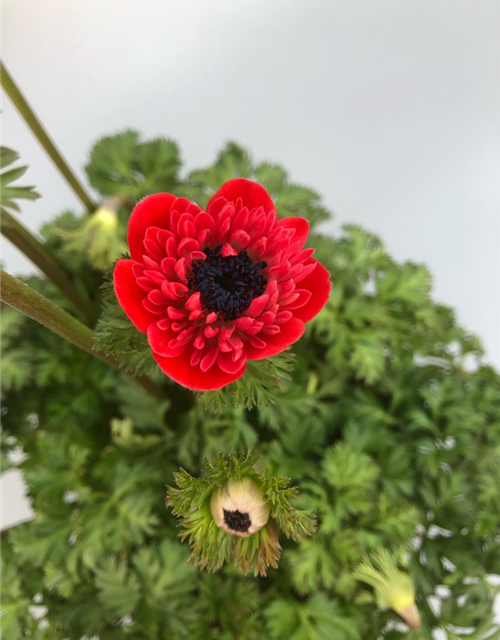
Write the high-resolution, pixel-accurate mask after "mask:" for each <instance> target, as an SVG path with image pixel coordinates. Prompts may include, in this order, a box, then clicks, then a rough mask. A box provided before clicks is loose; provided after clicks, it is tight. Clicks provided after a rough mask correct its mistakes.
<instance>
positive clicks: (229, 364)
mask: <svg viewBox="0 0 500 640" xmlns="http://www.w3.org/2000/svg"><path fill="white" fill-rule="evenodd" d="M232 356H233V353H232V352H230V353H219V356H218V358H217V364H218V365H219V367H220V368H221V369H222V371H225V372H226V373H237V372H238V371H240V369H241V368H242V367H244V366H245V364H246V358H245V356H244V355H243V354H242V355H241V357H240V358H239V359H238V360H236V362H235V361H234V360H233V357H232Z"/></svg>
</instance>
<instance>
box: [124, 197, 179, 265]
mask: <svg viewBox="0 0 500 640" xmlns="http://www.w3.org/2000/svg"><path fill="white" fill-rule="evenodd" d="M175 200H176V197H175V196H173V195H172V194H171V193H157V194H155V195H153V196H148V197H147V198H144V200H141V201H140V202H139V204H138V205H137V206H136V207H135V209H134V210H133V211H132V215H131V216H130V220H129V223H128V234H127V241H128V246H129V249H130V255H131V256H132V258H133V259H134V260H141V259H142V255H143V253H144V244H143V242H144V236H145V235H146V230H147V229H148V227H158V228H160V229H168V227H169V217H170V208H171V206H172V203H173V202H174V201H175Z"/></svg>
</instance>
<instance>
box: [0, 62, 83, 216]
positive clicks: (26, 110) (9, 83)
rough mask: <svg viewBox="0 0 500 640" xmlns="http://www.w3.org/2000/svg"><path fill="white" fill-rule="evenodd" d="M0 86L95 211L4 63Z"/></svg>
mask: <svg viewBox="0 0 500 640" xmlns="http://www.w3.org/2000/svg"><path fill="white" fill-rule="evenodd" d="M0 84H1V85H2V87H3V89H4V91H5V93H6V94H7V95H8V96H9V98H10V100H11V101H12V103H13V105H14V106H15V107H16V109H17V110H18V111H19V113H20V114H21V117H22V118H23V120H24V121H25V122H26V124H27V125H28V127H29V128H30V129H31V131H32V132H33V134H34V135H35V137H36V138H37V140H38V142H39V143H40V144H41V145H42V147H43V148H44V149H45V151H46V153H47V155H48V156H49V157H50V159H51V160H52V162H53V163H54V164H55V165H56V167H57V168H58V169H59V171H60V172H61V174H62V175H63V177H64V179H65V180H66V182H67V183H68V184H69V186H70V187H71V188H72V189H73V191H74V192H75V194H76V195H77V197H78V198H79V199H80V200H81V202H82V203H83V204H84V206H85V208H86V209H87V210H88V211H93V210H94V209H95V204H94V202H93V201H92V198H91V197H90V196H89V194H88V193H87V192H86V190H85V189H84V187H83V185H82V184H81V182H80V181H79V180H78V178H77V177H76V175H75V174H74V172H73V171H72V169H71V168H70V166H69V165H68V163H67V161H66V160H65V159H64V158H63V156H62V155H61V152H60V151H59V149H58V148H57V147H56V145H55V144H54V143H53V142H52V140H51V139H50V137H49V135H48V133H47V131H46V130H45V128H44V126H43V125H42V123H41V122H40V120H39V119H38V117H37V116H36V114H35V112H34V111H33V109H32V108H31V106H30V105H29V103H28V101H27V100H26V98H25V97H24V96H23V94H22V93H21V91H20V90H19V88H18V86H17V85H16V83H15V82H14V79H13V78H12V76H11V75H10V73H9V72H8V71H7V69H6V67H5V65H4V63H3V62H2V61H0Z"/></svg>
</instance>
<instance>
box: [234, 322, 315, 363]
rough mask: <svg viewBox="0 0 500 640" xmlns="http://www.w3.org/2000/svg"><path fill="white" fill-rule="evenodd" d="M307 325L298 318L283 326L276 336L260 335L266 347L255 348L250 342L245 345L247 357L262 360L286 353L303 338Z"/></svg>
mask: <svg viewBox="0 0 500 640" xmlns="http://www.w3.org/2000/svg"><path fill="white" fill-rule="evenodd" d="M305 329H306V325H305V324H304V323H303V322H302V320H299V319H298V318H292V319H291V320H289V321H288V322H287V323H285V324H282V325H281V331H280V332H279V333H276V334H274V335H264V334H262V333H261V334H259V335H258V336H257V337H258V338H261V339H263V340H264V342H265V343H266V346H265V347H263V348H262V349H257V348H255V347H253V346H252V345H251V344H249V343H248V342H247V343H245V349H246V355H247V358H248V359H249V360H262V359H263V358H270V357H271V356H275V355H276V354H278V353H281V352H282V351H284V350H285V349H286V348H287V347H289V346H290V345H291V344H293V343H294V342H297V340H298V339H299V338H300V337H301V336H302V334H303V333H304V331H305Z"/></svg>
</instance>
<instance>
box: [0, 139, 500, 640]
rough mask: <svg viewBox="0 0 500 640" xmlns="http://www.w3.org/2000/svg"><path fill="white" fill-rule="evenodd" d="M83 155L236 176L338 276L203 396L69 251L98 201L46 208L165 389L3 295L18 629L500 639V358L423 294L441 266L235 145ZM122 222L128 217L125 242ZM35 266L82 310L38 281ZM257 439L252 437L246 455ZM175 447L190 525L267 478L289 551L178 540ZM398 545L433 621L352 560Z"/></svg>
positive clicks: (131, 143)
mask: <svg viewBox="0 0 500 640" xmlns="http://www.w3.org/2000/svg"><path fill="white" fill-rule="evenodd" d="M11 158H13V156H12V154H11ZM7 159H8V158H7ZM88 173H89V176H90V178H91V182H92V184H93V186H94V187H95V188H96V189H97V190H98V191H99V193H100V194H101V195H103V196H105V197H109V196H119V197H123V198H126V199H129V200H130V201H134V202H135V201H136V200H137V199H139V198H141V197H143V196H144V195H146V194H148V193H150V192H154V191H173V192H175V193H176V194H178V195H185V196H187V197H190V198H193V199H195V200H197V201H198V202H199V203H200V204H202V205H203V204H205V203H206V202H207V200H208V198H210V196H211V195H212V194H213V193H214V192H215V190H216V189H217V188H218V187H219V186H220V185H221V184H222V183H223V182H224V181H225V180H227V179H230V178H235V177H241V176H243V177H248V178H251V179H256V180H259V181H260V182H262V183H263V184H264V186H266V187H267V188H268V189H269V191H270V193H271V194H272V196H273V198H274V199H275V201H276V204H277V208H278V211H279V214H280V215H282V216H286V215H303V216H305V217H307V218H308V219H309V221H310V223H311V224H312V226H313V228H314V233H313V234H312V235H311V236H310V238H309V246H311V247H314V248H315V249H316V254H315V255H316V257H317V258H318V259H319V260H321V261H322V262H323V263H324V264H325V266H326V267H327V268H328V269H329V271H330V272H331V275H332V282H333V289H332V295H331V298H330V301H329V302H328V304H327V307H326V308H325V309H324V311H323V312H322V313H321V314H320V315H319V316H318V317H317V318H315V319H314V320H313V321H312V322H311V323H310V325H308V329H307V331H306V333H305V335H304V336H303V338H302V339H301V340H300V341H299V342H298V343H297V344H296V345H294V347H293V349H292V350H291V351H290V352H289V353H287V354H284V355H281V356H278V357H275V358H271V359H270V360H267V361H263V362H256V363H250V364H249V367H248V371H247V373H246V374H245V377H244V378H243V379H242V380H241V381H239V382H238V383H236V384H234V385H231V386H229V387H227V388H226V389H224V390H222V391H221V392H210V393H204V394H191V393H189V392H187V391H186V390H184V389H182V388H181V387H179V386H178V385H175V384H173V383H172V382H170V381H169V380H167V379H166V378H165V377H164V376H162V375H161V374H160V373H159V371H158V367H157V366H156V364H155V363H154V361H153V359H152V357H151V352H150V349H149V348H148V346H147V341H146V339H145V336H143V334H141V333H139V332H137V331H136V330H135V328H134V327H133V326H132V324H131V323H130V322H129V321H128V319H127V318H126V317H125V316H124V314H123V312H122V310H121V309H120V307H119V306H118V305H117V304H116V300H115V298H114V294H113V290H112V287H111V286H110V283H109V276H107V275H105V276H104V277H103V274H102V272H101V271H100V269H101V268H102V266H103V263H99V260H96V258H95V256H94V255H93V254H91V252H90V251H88V250H86V249H85V250H84V249H79V248H78V247H75V248H74V250H72V251H71V252H68V250H67V249H68V247H67V243H66V241H65V237H67V235H65V234H66V232H70V235H71V232H72V233H73V236H74V235H75V230H78V229H81V228H82V224H83V225H84V224H86V220H87V219H88V216H81V217H79V216H76V215H74V214H72V213H70V212H66V213H64V214H62V215H61V216H59V217H58V218H56V219H55V220H53V221H52V222H50V223H49V224H47V225H45V226H44V227H43V228H42V230H41V233H42V235H43V237H44V238H45V241H46V245H47V247H48V248H49V250H50V251H51V252H53V253H54V255H55V256H57V258H58V260H60V261H61V263H62V264H64V266H65V267H66V269H67V270H68V272H69V273H70V274H71V277H72V280H73V282H74V284H75V287H77V288H78V290H79V291H80V293H81V294H82V295H84V296H85V297H86V298H87V299H88V300H89V301H91V303H92V304H94V305H95V306H96V307H100V308H101V318H100V321H99V324H98V327H97V333H98V345H97V348H98V349H100V350H102V351H106V352H107V353H111V354H113V355H114V356H115V357H116V358H118V359H119V360H120V362H121V363H122V364H123V365H124V366H126V367H128V368H129V369H130V370H131V371H134V372H137V373H148V374H149V375H152V376H153V377H154V378H155V381H156V382H157V383H158V384H159V385H160V387H161V389H162V391H163V393H164V396H165V399H164V401H160V400H158V399H157V398H153V397H152V396H150V395H148V394H147V393H146V392H145V391H144V390H143V389H142V388H141V387H139V386H137V385H135V384H134V383H133V382H131V381H128V380H126V379H125V378H124V376H123V375H121V374H119V373H117V372H116V371H114V370H113V369H111V368H110V367H108V366H107V365H105V364H104V363H102V362H100V361H98V360H96V359H95V358H93V357H92V356H90V355H88V354H85V353H83V352H81V351H79V350H78V349H76V348H74V347H72V346H71V345H67V344H64V343H62V342H61V340H60V339H59V338H57V337H56V336H54V335H53V334H51V333H50V332H48V331H47V330H46V329H44V328H43V327H41V326H39V325H36V324H35V323H34V322H32V321H31V320H29V319H27V318H25V317H23V316H21V315H20V314H19V313H18V312H17V311H14V310H12V309H7V308H5V309H3V310H2V362H1V367H2V371H1V372H2V395H3V410H2V411H3V415H2V422H3V425H2V428H3V433H2V462H3V463H4V465H9V466H14V467H16V466H17V467H18V468H19V469H20V470H21V472H22V473H23V475H24V477H25V480H26V483H27V490H28V494H29V497H30V499H31V501H32V504H33V507H34V510H35V513H36V515H35V517H34V518H33V520H31V521H30V522H27V523H23V524H20V525H18V526H16V527H13V528H12V529H10V530H9V531H8V532H4V533H3V534H2V559H3V562H4V569H3V576H2V577H3V580H2V590H3V596H2V607H3V610H4V617H3V619H2V626H3V629H2V630H3V631H4V636H5V637H6V638H9V640H10V638H12V639H13V640H17V638H34V639H35V640H39V639H40V640H45V639H47V640H48V639H50V640H54V639H55V640H59V639H60V640H63V639H65V638H81V637H84V636H86V637H92V636H93V635H96V636H98V637H99V638H100V639H101V640H124V639H126V638H133V639H134V640H136V639H137V640H163V639H165V640H167V639H168V640H183V639H188V638H189V639H193V640H215V639H217V640H233V639H234V640H260V639H261V638H271V639H272V640H323V639H325V640H326V639H328V640H331V639H333V640H335V639H336V638H339V640H357V639H358V638H359V639H363V640H364V639H365V638H366V639H367V640H371V639H372V638H373V639H375V638H377V639H379V638H380V639H384V640H394V639H396V638H398V639H399V638H403V637H408V638H413V639H414V640H423V639H425V640H431V639H432V637H433V634H434V635H435V634H436V630H437V629H440V631H441V633H442V634H444V637H446V638H447V640H458V639H460V640H463V638H471V640H480V639H484V638H495V637H498V633H499V629H498V624H495V623H494V620H493V615H492V610H493V601H494V598H495V594H496V589H497V588H496V587H495V586H494V585H493V584H492V583H491V582H490V580H489V578H488V576H489V575H490V574H500V541H499V539H498V531H499V530H500V503H499V498H498V496H499V492H498V486H499V484H500V377H499V375H498V374H497V373H496V372H495V371H494V370H493V369H492V368H491V367H489V366H487V365H486V364H485V363H484V362H483V360H482V348H481V345H480V343H479V341H478V340H477V338H476V337H475V336H471V335H470V334H469V333H468V332H467V331H465V330H464V329H463V328H462V327H460V326H459V325H458V324H457V322H456V319H455V316H454V313H453V312H452V311H451V310H450V309H448V308H446V307H444V306H442V305H439V304H436V303H435V302H434V301H433V300H432V297H431V278H430V275H429V272H428V270H427V269H426V268H425V267H424V266H421V265H415V264H412V263H404V264H398V263H396V262H395V261H394V260H393V259H392V258H391V257H390V256H389V255H388V254H387V252H386V250H385V249H384V246H383V243H382V242H381V240H380V239H378V238H377V237H376V236H374V235H373V234H370V233H369V232H367V231H365V230H363V229H360V228H359V227H356V226H352V225H351V226H348V227H345V228H344V229H343V230H342V231H341V232H340V233H339V234H337V235H335V236H329V235H322V234H320V233H319V232H318V223H320V222H322V221H323V220H326V219H327V217H328V214H327V212H326V210H325V209H324V207H323V205H322V203H321V200H320V198H319V196H318V195H317V194H316V193H315V192H313V191H311V190H309V189H307V188H303V187H298V186H296V185H294V183H292V182H290V181H289V178H288V175H287V173H286V172H285V171H284V170H283V169H282V168H281V167H279V166H277V165H273V164H269V163H262V164H258V163H254V162H253V160H252V158H251V157H250V155H249V154H248V153H247V152H246V151H245V150H244V149H242V148H241V147H239V146H238V145H235V144H229V145H227V146H226V147H225V148H224V149H223V150H222V151H221V153H220V154H219V156H218V157H217V158H216V161H215V162H214V164H212V165H210V166H209V167H207V168H204V169H200V170H197V171H193V172H191V173H188V174H187V176H186V177H182V175H181V173H180V161H179V155H178V151H177V147H176V146H175V145H174V144H173V143H171V142H169V141H165V140H160V141H156V142H147V143H142V142H141V141H140V140H139V137H138V135H137V134H136V133H134V132H125V133H123V134H119V135H118V136H114V137H111V138H105V139H103V140H101V141H100V142H98V144H97V145H96V146H95V147H94V150H93V152H92V155H91V159H90V162H89V164H88ZM30 197H31V196H30ZM126 222H127V216H126V215H119V216H118V226H117V230H116V236H115V237H114V241H119V240H120V239H123V237H124V235H125V228H126ZM111 244H112V243H111ZM27 280H28V282H29V284H30V285H31V286H32V287H33V288H35V289H36V290H38V291H40V292H41V293H43V294H44V295H45V296H47V297H49V298H50V299H52V300H53V301H54V302H55V303H57V304H58V305H60V306H62V307H63V308H65V309H66V310H67V311H69V312H71V308H70V307H69V305H68V304H67V303H66V302H65V300H64V299H63V298H61V296H60V294H59V293H58V292H57V291H56V290H55V289H54V287H53V286H51V284H50V283H49V282H47V281H46V280H45V279H43V278H39V277H30V278H29V279H27ZM250 448H251V449H253V450H255V451H256V454H257V453H258V454H259V455H260V456H261V458H260V462H259V463H258V466H257V467H256V468H255V467H254V465H255V464H256V461H257V459H256V457H255V456H247V455H246V452H247V451H248V450H249V449H250ZM19 452H20V453H22V455H19ZM16 453H17V455H15V454H16ZM220 454H224V455H220ZM233 454H234V455H233ZM236 454H237V455H236ZM205 458H208V459H210V460H214V462H212V463H211V465H210V467H209V468H205V467H204V464H203V460H204V459H205ZM228 461H231V462H229V463H228ZM228 464H229V466H228ZM179 466H183V467H184V468H185V469H186V470H187V471H183V472H180V473H177V475H176V476H175V479H176V482H177V485H178V488H177V489H175V490H173V493H171V494H170V495H171V499H172V501H173V502H174V503H175V509H176V512H178V513H179V514H181V516H182V517H183V518H184V521H185V522H186V521H187V523H188V529H187V531H188V532H189V531H191V532H193V531H195V529H196V526H207V527H209V526H210V522H211V521H212V520H211V515H210V511H209V509H207V500H208V499H209V498H210V494H211V492H212V490H213V486H215V485H217V486H219V485H220V484H221V483H223V482H224V481H225V480H227V478H228V477H229V475H228V474H229V473H230V474H231V475H236V476H238V475H240V476H245V475H248V474H250V475H252V474H254V473H255V474H256V476H255V477H259V478H260V477H262V478H263V480H262V482H264V478H265V483H266V495H267V499H268V500H270V501H271V502H272V504H273V518H272V520H273V523H274V524H276V522H277V524H278V526H279V527H280V528H281V529H282V534H281V535H280V543H281V544H282V545H283V549H282V557H281V560H280V564H279V568H277V569H274V568H270V569H269V570H268V575H267V577H266V578H265V579H264V578H254V577H253V576H251V575H247V576H246V577H244V576H242V575H241V572H240V571H239V570H238V569H235V568H234V567H233V566H231V562H230V563H229V566H224V567H221V568H220V570H219V571H218V572H217V573H215V574H208V573H207V572H206V571H203V570H201V569H199V568H198V567H196V566H193V564H190V563H187V562H186V560H187V557H188V556H189V548H188V544H187V543H184V544H182V542H181V541H180V540H179V539H178V538H177V535H178V533H179V528H178V521H177V519H176V517H174V516H173V515H172V512H171V510H170V509H166V508H165V505H164V497H165V485H172V483H173V480H174V476H173V473H174V470H177V469H178V468H179ZM4 468H6V467H5V466H4ZM280 477H286V478H291V484H293V485H297V486H299V487H300V495H299V496H295V494H294V492H293V491H291V490H290V489H289V488H288V485H286V483H285V482H284V481H281V480H275V478H280ZM207 478H210V482H209V483H207ZM211 483H212V484H211ZM291 504H292V505H293V507H294V508H293V509H292V508H291V506H290V505H291ZM295 507H297V509H295ZM311 511H313V512H315V514H316V518H317V531H316V532H315V533H314V535H312V536H309V537H306V536H305V535H296V533H297V532H299V533H300V532H302V533H310V532H311V530H312V526H311V523H312V519H311V517H310V512H311ZM304 513H306V514H308V515H307V516H306V517H304V515H301V516H300V515H299V516H297V514H304ZM183 531H184V532H186V529H184V530H183ZM217 531H218V532H220V533H216V535H215V536H212V537H210V539H211V541H212V547H211V548H209V549H208V551H205V552H204V553H205V555H203V553H201V556H202V559H203V558H204V560H203V561H202V562H201V564H207V565H210V563H211V561H213V558H216V559H217V562H215V563H213V564H214V566H211V568H216V566H215V565H217V566H220V565H221V564H223V563H224V562H225V561H226V560H230V561H231V560H233V559H234V552H235V549H234V548H233V546H232V545H233V544H235V543H233V539H234V538H233V537H229V536H227V535H226V534H224V533H223V532H222V530H220V529H218V530H217ZM262 531H264V533H260V532H259V533H260V536H257V535H255V537H252V538H250V540H251V542H249V543H248V546H247V548H246V549H240V550H239V554H240V560H241V562H240V567H243V569H244V570H246V571H248V572H251V571H254V570H255V568H256V567H257V569H259V566H260V567H263V564H262V560H261V561H260V562H261V564H260V565H259V559H258V557H257V560H256V556H255V549H256V548H257V547H258V546H259V545H260V544H268V545H270V547H271V548H274V550H275V551H276V546H275V544H274V541H273V539H272V537H271V538H270V536H271V534H272V530H268V528H267V527H266V528H265V529H261V532H262ZM181 533H182V531H181ZM285 533H288V534H289V535H290V536H291V539H288V538H287V537H286V536H285V535H284V534H285ZM266 535H267V536H268V537H267V538H265V539H264V537H265V536H266ZM294 537H295V538H300V541H298V542H297V541H294V540H293V538H294ZM228 540H229V542H228ZM273 544H274V547H273ZM399 548H403V549H404V550H405V574H407V575H408V576H410V577H411V581H412V584H413V585H414V590H415V599H416V603H417V606H418V608H419V611H420V615H421V618H422V629H421V631H415V632H408V629H407V628H406V627H403V626H401V624H400V623H401V620H400V619H399V617H398V616H397V615H396V613H394V612H393V611H392V610H386V609H384V608H383V607H382V605H383V603H382V602H381V601H379V602H377V598H376V593H375V590H374V588H373V586H370V585H369V584H368V583H365V582H364V581H363V580H361V579H360V573H359V571H360V567H361V566H362V564H363V563H365V564H366V563H367V562H373V558H374V555H373V554H375V557H378V555H379V554H380V550H381V549H399ZM221 558H222V562H220V559H221ZM370 558H371V560H368V559H370ZM270 564H271V565H273V564H275V561H274V560H273V561H272V562H271V563H270ZM376 570H377V571H379V572H380V570H381V568H380V565H378V568H377V569H376ZM436 596H438V598H439V600H440V609H439V612H438V613H436V610H435V608H434V609H433V608H432V607H431V606H430V603H429V600H430V598H432V597H436ZM34 607H38V609H34ZM33 613H36V615H38V616H41V617H40V618H39V620H37V619H36V618H35V617H34V615H33ZM395 623H399V624H398V625H396V624H395ZM463 629H467V630H468V631H466V632H465V631H463Z"/></svg>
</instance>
